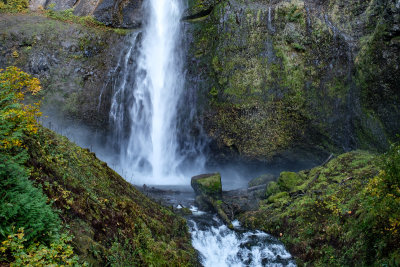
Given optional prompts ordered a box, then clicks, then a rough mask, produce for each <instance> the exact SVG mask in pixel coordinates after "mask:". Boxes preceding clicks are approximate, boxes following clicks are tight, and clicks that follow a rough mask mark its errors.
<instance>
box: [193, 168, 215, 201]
mask: <svg viewBox="0 0 400 267" xmlns="http://www.w3.org/2000/svg"><path fill="white" fill-rule="evenodd" d="M191 185H192V187H193V189H194V190H195V191H196V193H197V194H204V195H209V196H218V195H220V194H221V193H222V184H221V175H220V174H219V173H214V174H206V175H200V176H196V177H193V178H192V181H191Z"/></svg>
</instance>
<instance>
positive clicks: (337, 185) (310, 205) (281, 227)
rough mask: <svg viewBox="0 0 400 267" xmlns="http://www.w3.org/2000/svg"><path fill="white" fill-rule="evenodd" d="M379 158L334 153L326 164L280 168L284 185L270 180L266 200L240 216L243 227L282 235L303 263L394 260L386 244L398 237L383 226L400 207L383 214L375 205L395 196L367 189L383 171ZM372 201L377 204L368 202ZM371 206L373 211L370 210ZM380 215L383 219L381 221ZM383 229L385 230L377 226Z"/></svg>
mask: <svg viewBox="0 0 400 267" xmlns="http://www.w3.org/2000/svg"><path fill="white" fill-rule="evenodd" d="M393 151H395V150H393ZM396 155H397V154H396ZM386 157H387V156H385V157H384V158H386ZM390 158H391V159H390V160H385V162H391V163H390V164H389V165H388V166H395V165H396V164H393V162H395V161H396V159H395V158H396V157H394V156H393V157H392V156H390ZM399 158H400V157H399ZM378 159H379V158H377V157H376V155H374V154H371V153H369V152H366V151H353V152H349V153H346V154H342V155H339V156H338V157H337V158H335V159H333V160H331V161H330V162H329V163H328V164H326V165H325V166H320V167H316V168H313V169H311V170H304V171H301V172H299V173H291V172H284V173H283V175H282V174H281V177H280V182H281V185H284V184H285V185H284V187H282V188H280V189H279V188H278V184H277V183H270V185H269V186H268V189H267V192H268V193H267V197H268V199H267V201H261V202H260V208H259V210H258V211H256V212H247V213H244V214H242V215H241V216H240V218H241V220H242V222H243V223H244V225H245V226H247V227H252V228H257V229H261V230H264V231H267V232H270V233H272V234H274V235H276V236H281V237H280V238H281V240H282V241H283V242H284V243H285V244H286V245H287V247H288V248H289V250H290V251H291V252H292V253H293V254H294V255H295V256H296V257H298V258H299V261H301V262H303V263H307V264H311V265H316V266H324V265H329V266H352V265H355V264H360V265H363V266H371V265H374V264H375V265H379V264H378V263H383V262H385V263H386V264H389V262H392V263H393V262H395V261H396V259H397V258H396V257H397V256H398V250H396V249H395V247H391V245H390V244H392V243H393V242H396V240H397V238H398V235H395V236H391V235H392V234H393V232H390V231H394V230H390V228H388V227H387V225H388V224H390V222H389V219H388V218H389V217H391V216H392V215H393V213H394V214H397V215H395V216H398V213H399V212H400V211H398V209H397V208H396V209H395V210H392V211H391V212H389V213H387V212H386V211H385V209H384V208H382V207H383V206H380V205H381V204H382V203H384V202H385V203H386V201H389V202H391V201H394V202H396V201H400V199H399V198H397V196H396V197H385V196H384V195H381V193H377V194H379V195H380V197H376V196H377V195H376V194H375V193H372V191H374V192H375V190H378V191H379V190H381V189H378V188H379V186H378V184H379V182H378V180H380V178H379V177H380V175H379V173H381V174H382V173H383V172H379V169H380V168H382V167H380V166H382V165H381V164H380V163H379V162H380V160H378ZM397 160H398V159H397ZM384 168H386V169H387V170H386V171H385V173H388V170H389V169H391V170H394V171H392V173H397V174H395V175H393V176H391V177H398V176H396V175H398V170H397V169H396V168H392V167H384ZM377 175H378V177H377ZM396 179H397V178H396ZM380 181H383V180H380ZM391 181H392V180H391ZM396 181H397V180H396ZM278 183H279V180H278ZM390 183H394V182H393V181H392V182H390ZM395 183H396V184H397V182H395ZM373 188H375V189H373ZM281 190H282V191H281ZM371 190H372V191H371ZM372 199H373V200H372ZM378 199H379V200H378ZM372 202H375V203H380V204H376V205H375V204H374V205H372ZM382 205H386V204H382ZM389 206H390V207H395V205H392V204H390V205H387V206H386V207H389ZM372 207H374V209H375V208H376V210H371V209H372ZM379 207H381V208H379ZM389 209H390V208H389ZM378 210H379V212H378ZM376 212H378V213H376ZM379 214H381V215H382V216H383V217H385V218H387V219H383V220H381V218H382V217H381V216H380V215H379ZM389 214H392V215H389ZM378 221H379V223H378ZM378 225H380V226H378ZM384 225H386V226H384ZM385 227H386V230H377V229H378V228H379V229H383V228H385ZM367 229H368V230H367ZM392 229H394V228H392ZM372 236H373V237H372ZM389 236H391V237H389ZM371 238H372V239H371ZM377 244H379V245H377ZM379 246H381V247H379ZM378 251H380V252H378ZM383 251H386V252H383ZM371 253H372V254H371ZM374 253H377V254H374ZM380 253H382V254H380ZM385 253H386V254H385ZM373 255H375V256H373ZM396 255H397V256H396ZM389 265H390V264H389Z"/></svg>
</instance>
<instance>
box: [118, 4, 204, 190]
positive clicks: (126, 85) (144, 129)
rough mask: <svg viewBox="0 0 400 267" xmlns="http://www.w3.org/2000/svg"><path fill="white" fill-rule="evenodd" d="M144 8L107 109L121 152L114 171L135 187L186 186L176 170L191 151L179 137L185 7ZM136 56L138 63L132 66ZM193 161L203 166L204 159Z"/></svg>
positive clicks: (181, 175) (158, 5) (192, 146)
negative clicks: (139, 29) (140, 25)
mask: <svg viewBox="0 0 400 267" xmlns="http://www.w3.org/2000/svg"><path fill="white" fill-rule="evenodd" d="M143 8H144V11H145V12H147V16H145V17H146V18H148V21H146V22H145V27H144V30H143V32H142V38H137V37H138V34H136V33H135V34H134V35H132V36H131V38H130V41H131V47H130V49H128V50H127V51H124V53H125V57H124V59H123V62H120V64H119V66H120V68H121V71H120V73H122V74H121V75H120V77H119V79H118V82H117V85H116V86H115V88H114V95H113V98H112V105H111V110H110V121H111V125H112V129H113V131H114V134H113V143H114V144H115V145H116V146H118V149H119V153H120V159H119V164H118V165H120V166H118V167H117V170H118V169H121V170H123V171H121V172H124V173H123V176H125V177H126V178H128V179H129V178H130V177H133V179H134V180H133V181H132V182H135V183H140V182H143V183H150V184H180V183H188V180H187V177H188V176H187V175H186V179H185V178H184V177H185V175H183V174H182V173H181V169H180V167H182V166H181V165H182V163H183V162H184V161H185V160H186V159H187V157H188V155H189V154H193V153H192V152H193V151H190V150H195V148H194V145H191V146H189V147H190V149H189V151H188V149H187V145H186V147H185V149H183V148H182V147H181V146H180V144H179V140H178V137H177V136H178V121H179V119H181V118H179V117H178V109H179V103H180V101H179V100H180V97H181V96H182V91H183V87H184V80H185V77H184V75H183V51H184V49H183V48H181V47H180V41H181V40H182V38H180V37H181V32H182V29H181V22H180V19H181V17H182V11H183V4H182V3H181V1H180V0H149V1H147V2H145V3H144V7H143ZM134 48H136V49H134ZM134 57H136V58H135V59H136V65H135V64H133V63H130V62H131V61H135V60H134V59H133V58H134ZM130 64H131V65H132V66H130ZM132 76H133V77H132ZM181 130H182V129H181ZM127 133H128V134H127ZM193 143H194V142H193ZM198 158H201V157H200V156H199V157H198ZM196 162H197V163H199V164H197V166H202V160H198V161H196ZM199 168H201V167H198V168H197V169H199ZM193 169H196V168H193ZM189 177H190V176H189ZM185 180H186V181H185Z"/></svg>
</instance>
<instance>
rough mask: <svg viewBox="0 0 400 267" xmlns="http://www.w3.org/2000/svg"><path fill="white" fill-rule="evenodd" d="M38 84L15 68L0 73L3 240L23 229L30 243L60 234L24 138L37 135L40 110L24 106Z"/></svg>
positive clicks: (0, 229)
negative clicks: (37, 182)
mask: <svg viewBox="0 0 400 267" xmlns="http://www.w3.org/2000/svg"><path fill="white" fill-rule="evenodd" d="M39 90H40V84H39V81H38V80H37V79H35V78H33V77H31V76H30V75H28V74H26V73H24V72H22V71H20V70H19V69H17V68H15V67H10V68H7V69H6V70H2V69H0V240H3V239H5V238H7V236H8V235H10V234H11V233H12V231H13V228H24V229H25V236H26V239H27V241H28V242H33V241H41V240H43V241H44V240H49V237H50V235H51V233H52V232H56V231H57V230H58V225H59V219H58V216H57V214H55V213H54V211H53V210H52V209H51V207H50V205H48V204H47V202H48V199H47V197H46V196H45V195H43V193H42V192H41V190H40V189H38V188H36V187H34V186H33V184H32V182H31V181H30V180H29V179H28V178H29V170H28V169H27V168H26V167H25V166H24V164H25V162H26V161H27V159H28V154H27V150H26V147H25V145H24V143H23V139H24V136H26V135H29V134H35V133H36V131H37V125H36V116H38V115H40V113H39V110H38V106H39V104H38V103H36V104H34V105H25V104H23V101H24V94H25V93H28V92H29V93H37V92H38V91H39Z"/></svg>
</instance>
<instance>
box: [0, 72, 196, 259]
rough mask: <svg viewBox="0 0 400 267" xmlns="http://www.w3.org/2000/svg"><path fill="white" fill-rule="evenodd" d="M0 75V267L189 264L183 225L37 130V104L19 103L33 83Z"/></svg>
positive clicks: (88, 156)
mask: <svg viewBox="0 0 400 267" xmlns="http://www.w3.org/2000/svg"><path fill="white" fill-rule="evenodd" d="M0 74H1V76H0V86H1V91H0V93H1V95H0V96H1V99H0V101H1V102H0V103H1V117H0V118H1V122H2V123H1V132H0V134H1V151H0V152H1V158H2V161H1V169H0V170H1V172H0V175H1V178H2V179H1V188H0V192H1V195H0V196H1V198H2V199H1V200H2V201H1V206H0V209H1V210H0V211H1V212H0V216H1V217H2V220H1V225H0V234H1V241H2V246H1V247H0V249H1V253H2V254H1V261H3V262H14V263H15V264H16V265H18V264H20V265H24V264H27V263H31V264H36V263H37V264H40V262H41V261H43V262H44V263H46V264H51V263H55V264H74V263H76V262H77V261H78V258H77V257H76V256H75V255H77V256H79V259H80V260H79V261H80V262H87V263H88V264H93V265H96V266H98V265H107V264H110V265H117V266H126V265H147V266H149V265H155V266H160V265H175V266H185V265H195V260H196V254H195V252H194V249H193V248H192V247H191V245H190V236H189V233H188V230H187V226H186V222H185V220H184V219H183V218H180V217H178V216H176V215H175V214H174V213H173V212H172V211H171V210H169V209H167V208H164V207H161V206H159V205H158V204H156V203H154V202H152V201H151V200H149V199H148V198H146V197H145V196H143V195H142V194H141V193H140V192H139V191H138V190H136V189H135V188H134V187H133V186H132V185H130V184H129V183H128V182H126V181H125V180H123V179H122V178H121V177H120V176H119V175H118V174H117V173H115V172H114V171H113V170H111V169H110V168H108V167H107V165H106V164H105V163H104V162H101V161H100V160H98V159H97V158H96V156H95V155H94V153H91V152H90V151H88V150H87V149H82V148H80V147H78V146H76V145H75V144H73V143H71V142H69V141H68V139H67V138H65V137H62V136H59V135H57V134H55V133H54V132H51V131H50V130H47V129H45V128H43V127H41V126H39V125H37V124H36V117H37V116H38V115H40V114H39V110H38V105H35V106H31V105H24V104H22V102H21V101H22V100H23V93H24V92H25V91H28V92H35V93H36V92H37V91H38V90H39V89H40V87H39V83H38V80H37V79H35V78H32V77H31V76H29V75H27V74H26V73H24V72H21V71H20V70H18V69H17V68H15V67H11V68H8V69H7V70H6V71H0ZM24 90H25V91H24ZM28 178H29V179H28ZM19 228H21V229H20V230H18V229H19ZM22 228H23V229H22ZM63 233H69V234H67V235H65V234H63ZM71 235H72V236H73V237H72V236H71ZM72 248H73V251H74V253H72ZM38 253H39V254H38ZM74 254H75V255H74ZM47 259H48V260H47ZM46 260H47V261H46Z"/></svg>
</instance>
